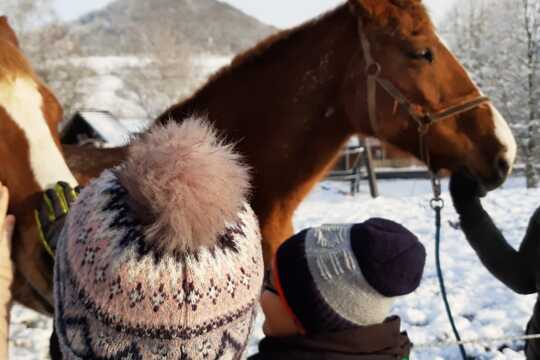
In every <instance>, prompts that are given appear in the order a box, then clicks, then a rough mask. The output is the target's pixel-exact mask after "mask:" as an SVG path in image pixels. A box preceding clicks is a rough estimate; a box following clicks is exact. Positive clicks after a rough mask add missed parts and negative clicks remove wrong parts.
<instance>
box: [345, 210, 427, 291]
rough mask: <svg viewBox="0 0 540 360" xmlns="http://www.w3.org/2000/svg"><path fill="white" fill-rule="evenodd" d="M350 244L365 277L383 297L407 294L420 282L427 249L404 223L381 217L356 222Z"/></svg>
mask: <svg viewBox="0 0 540 360" xmlns="http://www.w3.org/2000/svg"><path fill="white" fill-rule="evenodd" d="M351 246H352V248H353V251H354V254H355V255H356V259H357V260H358V263H359V264H360V267H361V269H362V273H363V274H364V276H365V277H366V280H367V281H368V283H369V284H370V285H371V286H373V288H374V289H376V290H377V291H378V292H380V293H381V294H383V295H384V296H388V297H395V296H402V295H406V294H409V293H411V292H413V291H414V290H415V289H416V288H417V287H418V285H419V284H420V280H422V274H423V272H424V265H425V263H426V249H425V248H424V245H422V243H420V241H418V238H417V237H416V235H414V234H413V233H412V232H410V231H409V230H407V229H406V228H405V227H403V226H402V225H400V224H398V223H395V222H393V221H391V220H386V219H380V218H373V219H369V220H367V221H366V222H363V223H361V224H356V225H354V226H353V227H352V230H351Z"/></svg>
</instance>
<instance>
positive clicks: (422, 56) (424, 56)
mask: <svg viewBox="0 0 540 360" xmlns="http://www.w3.org/2000/svg"><path fill="white" fill-rule="evenodd" d="M410 57H411V58H413V59H417V60H425V61H427V62H429V63H430V64H431V63H433V60H434V59H435V57H434V55H433V51H431V49H424V50H422V51H419V52H415V53H412V54H411V55H410Z"/></svg>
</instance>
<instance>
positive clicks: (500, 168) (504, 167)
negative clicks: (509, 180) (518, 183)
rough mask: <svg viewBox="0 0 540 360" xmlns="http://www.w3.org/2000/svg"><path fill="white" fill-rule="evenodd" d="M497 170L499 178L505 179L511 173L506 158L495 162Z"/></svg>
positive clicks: (499, 158)
mask: <svg viewBox="0 0 540 360" xmlns="http://www.w3.org/2000/svg"><path fill="white" fill-rule="evenodd" d="M495 169H497V172H498V173H499V176H500V177H501V178H503V179H504V178H506V176H507V175H508V173H509V172H510V164H509V163H508V160H506V158H505V157H503V156H499V157H498V159H497V160H495Z"/></svg>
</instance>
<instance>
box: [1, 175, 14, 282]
mask: <svg viewBox="0 0 540 360" xmlns="http://www.w3.org/2000/svg"><path fill="white" fill-rule="evenodd" d="M8 204H9V191H8V189H7V187H5V186H4V185H2V183H0V267H1V268H2V273H3V272H4V271H3V270H4V268H6V267H9V268H11V238H12V237H13V230H14V229H15V217H14V216H13V215H7V209H8ZM3 275H6V276H7V274H0V276H3Z"/></svg>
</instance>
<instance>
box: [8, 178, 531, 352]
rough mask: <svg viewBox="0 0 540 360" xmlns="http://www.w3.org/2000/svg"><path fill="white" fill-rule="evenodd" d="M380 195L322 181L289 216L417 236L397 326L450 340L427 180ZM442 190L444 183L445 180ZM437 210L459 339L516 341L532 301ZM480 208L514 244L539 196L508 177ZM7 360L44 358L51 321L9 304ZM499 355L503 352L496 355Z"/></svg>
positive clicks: (414, 334) (390, 185)
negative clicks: (413, 276) (507, 283)
mask: <svg viewBox="0 0 540 360" xmlns="http://www.w3.org/2000/svg"><path fill="white" fill-rule="evenodd" d="M379 185H380V192H381V194H382V196H381V197H380V198H378V199H371V198H370V197H369V195H368V194H367V192H368V191H367V185H365V184H363V186H364V187H363V193H362V194H360V195H358V196H356V197H351V196H347V195H342V194H341V190H346V189H347V185H346V184H339V183H334V182H324V183H322V184H320V185H319V186H317V188H316V189H315V190H314V191H313V192H312V194H311V195H310V196H309V197H308V198H307V199H306V200H305V201H304V203H303V204H302V205H301V206H300V208H299V209H298V211H297V213H296V215H295V219H294V221H295V227H296V229H298V230H300V229H302V228H305V227H308V226H315V225H319V224H322V223H339V222H358V221H364V220H366V219H368V218H370V217H375V216H377V217H387V218H390V219H393V220H395V221H398V222H400V223H402V224H404V225H405V226H406V227H408V228H409V229H411V230H412V231H413V232H414V233H416V234H417V235H418V236H419V238H420V239H421V241H422V242H423V243H424V245H425V246H426V249H427V251H428V255H429V256H428V261H427V265H426V271H425V273H424V279H423V282H422V285H421V286H420V288H419V289H418V290H417V291H416V292H415V293H414V294H412V295H410V296H407V297H405V298H403V299H400V300H398V301H397V303H396V305H395V306H394V309H393V311H394V313H396V314H399V315H400V316H401V318H402V320H403V328H404V329H405V330H407V331H408V332H409V336H410V337H411V339H412V341H413V342H414V343H415V344H417V345H421V344H426V343H432V342H434V341H445V340H451V339H452V335H451V330H450V326H449V324H448V321H447V319H446V314H445V312H444V308H443V303H442V300H441V298H440V296H439V288H438V283H437V278H436V272H435V266H434V264H435V261H434V256H433V253H434V241H433V234H434V223H433V222H434V220H433V212H432V210H431V209H430V207H429V204H428V203H429V199H430V196H431V194H430V184H429V182H428V181H426V180H392V181H381V182H380V183H379ZM443 185H444V187H445V190H446V187H447V184H446V182H444V184H443ZM444 198H445V200H446V203H447V206H446V207H445V209H444V211H443V233H442V236H443V239H442V263H443V269H444V274H445V277H446V284H447V287H448V292H449V298H450V302H451V306H452V308H453V311H454V314H455V316H456V322H457V326H458V328H459V330H460V332H461V335H462V337H463V338H464V339H467V340H468V339H476V338H479V337H500V336H510V335H520V334H522V333H523V331H524V327H525V324H526V323H527V321H528V316H529V315H530V314H531V312H532V308H533V306H534V301H535V297H534V296H519V295H516V294H513V293H512V292H511V291H509V290H507V289H506V288H505V287H504V286H502V285H501V284H499V283H498V282H497V281H496V280H495V279H494V278H493V277H492V276H491V275H490V274H489V273H488V272H487V271H486V270H485V269H484V268H483V267H482V266H481V264H480V262H479V261H478V260H477V258H476V256H475V255H474V253H473V251H472V250H471V249H470V248H469V246H468V245H467V244H466V241H465V239H464V236H463V235H462V233H461V232H460V231H458V230H454V229H453V228H452V227H451V226H449V224H448V221H449V220H456V219H457V216H456V214H455V212H454V210H453V208H452V206H451V203H450V199H449V198H448V194H447V193H445V194H444ZM484 205H485V207H486V208H487V209H488V211H489V212H490V213H491V214H492V216H493V217H494V219H495V221H496V222H497V224H498V225H499V227H500V228H501V229H502V230H503V232H504V234H505V235H506V236H507V238H508V239H509V240H510V241H511V242H512V244H513V245H515V246H517V245H518V244H519V243H520V241H521V238H522V236H523V233H524V231H525V228H526V226H527V222H528V219H529V216H530V215H531V214H532V212H533V211H534V210H535V209H536V207H537V206H539V205H540V190H526V189H525V181H524V179H523V178H512V179H510V180H509V181H508V182H507V184H506V185H505V186H504V187H503V188H501V189H499V190H496V191H494V192H493V193H491V194H489V195H488V197H487V198H486V199H485V200H484ZM12 320H13V325H12V328H11V335H10V340H11V349H10V352H11V355H12V358H13V359H46V358H47V357H46V355H45V354H46V349H47V346H48V335H49V332H50V327H51V322H50V320H48V319H45V318H43V317H40V316H38V315H36V314H35V313H33V312H32V311H29V310H26V309H23V308H22V307H20V306H16V307H15V308H14V309H13V312H12ZM261 323H262V317H261V318H260V319H259V321H258V327H257V329H256V330H255V333H254V334H253V336H252V339H251V341H250V349H249V351H250V352H254V351H255V350H256V344H257V341H258V339H259V338H260V337H261V336H262V332H261V330H260V325H261ZM522 347H523V344H522V343H520V342H506V343H491V344H482V345H476V346H467V351H468V352H469V355H473V356H474V357H475V358H477V359H523V358H524V357H523V355H522V354H521V352H520V350H521V349H522ZM499 349H503V350H501V351H499ZM412 358H413V359H418V360H439V359H459V353H458V351H457V348H455V347H448V348H422V349H417V350H416V351H415V352H414V354H413V357H412Z"/></svg>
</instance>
